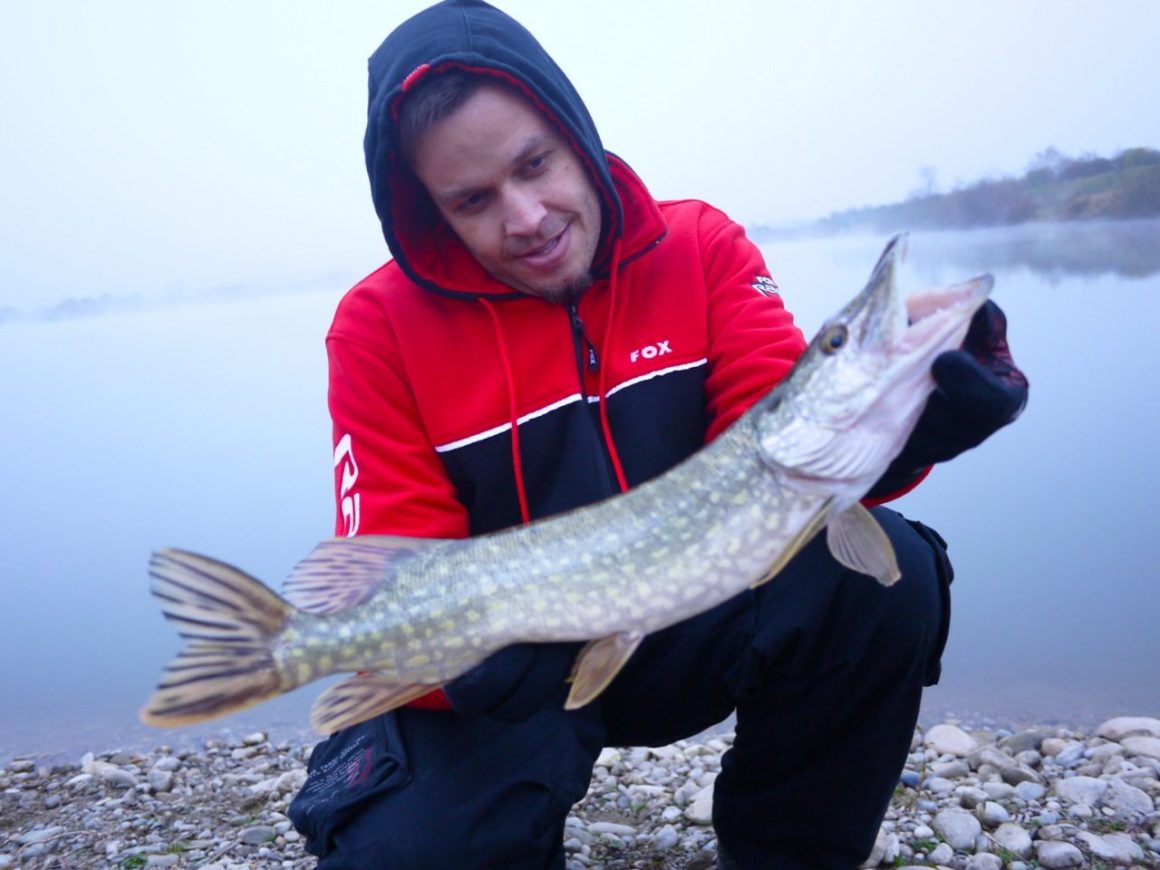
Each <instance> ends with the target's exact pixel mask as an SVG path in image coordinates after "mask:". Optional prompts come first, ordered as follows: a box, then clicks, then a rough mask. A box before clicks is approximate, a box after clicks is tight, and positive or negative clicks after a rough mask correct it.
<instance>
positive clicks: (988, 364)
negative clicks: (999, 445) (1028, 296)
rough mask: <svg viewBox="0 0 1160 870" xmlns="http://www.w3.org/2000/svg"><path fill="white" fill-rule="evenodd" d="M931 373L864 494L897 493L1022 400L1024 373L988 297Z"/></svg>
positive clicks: (999, 424) (1003, 421) (972, 442)
mask: <svg viewBox="0 0 1160 870" xmlns="http://www.w3.org/2000/svg"><path fill="white" fill-rule="evenodd" d="M931 375H932V376H933V377H934V381H935V384H936V388H935V391H934V392H933V393H931V396H930V399H928V400H927V403H926V408H925V409H924V410H923V412H922V416H921V417H919V419H918V423H917V424H916V425H915V427H914V431H913V432H912V433H911V434H910V438H909V439H908V440H907V442H906V445H905V446H904V447H903V448H902V452H901V453H899V454H898V456H897V457H896V458H895V460H894V461H893V462H892V463H891V464H890V467H889V468H888V469H887V470H886V473H885V474H884V475H883V476H882V478H881V479H880V480H879V481H878V482H877V483H876V484H875V485H874V487H873V489H871V490H870V493H869V494H868V496H867V497H868V498H871V499H874V498H882V497H885V496H887V495H890V494H891V493H895V492H898V491H899V490H901V489H904V488H905V487H906V486H907V485H908V484H910V483H911V482H912V481H913V480H914V479H915V478H917V477H918V476H919V475H920V474H922V473H923V472H924V471H925V470H926V469H927V468H928V467H929V466H931V465H934V464H935V463H936V462H946V461H947V460H948V459H953V458H954V457H956V456H958V455H959V454H960V453H962V452H963V451H964V450H969V449H970V448H972V447H976V446H978V445H979V444H982V443H983V441H985V440H986V439H987V438H988V437H989V436H990V435H992V434H993V433H995V432H996V431H998V430H999V429H1001V428H1003V427H1004V426H1006V425H1007V424H1008V423H1012V422H1014V421H1015V419H1016V418H1017V417H1018V416H1019V415H1020V414H1021V413H1022V412H1023V408H1024V406H1025V405H1026V404H1027V392H1028V383H1027V377H1026V376H1025V375H1024V374H1023V372H1022V371H1020V370H1019V367H1018V366H1016V365H1015V361H1014V360H1013V359H1012V358H1011V351H1010V350H1009V349H1008V347H1007V317H1006V315H1005V314H1003V310H1002V309H1001V308H999V306H998V305H996V304H995V303H994V302H992V301H990V300H988V301H987V302H986V303H985V304H984V305H983V307H982V308H980V309H979V310H978V311H976V312H975V316H974V317H973V318H972V319H971V325H970V327H969V328H968V329H967V336H966V338H965V339H964V340H963V346H962V348H960V349H959V350H950V351H947V352H946V353H942V354H939V356H938V357H936V358H935V361H934V363H933V365H931Z"/></svg>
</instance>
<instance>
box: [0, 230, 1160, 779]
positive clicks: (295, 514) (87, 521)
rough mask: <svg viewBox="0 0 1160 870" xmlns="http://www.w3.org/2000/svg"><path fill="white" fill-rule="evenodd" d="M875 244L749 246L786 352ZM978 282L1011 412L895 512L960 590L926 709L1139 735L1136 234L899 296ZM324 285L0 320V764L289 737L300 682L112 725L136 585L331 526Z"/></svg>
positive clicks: (1145, 397) (158, 630)
mask: <svg viewBox="0 0 1160 870" xmlns="http://www.w3.org/2000/svg"><path fill="white" fill-rule="evenodd" d="M883 242H884V238H881V237H843V238H836V239H812V240H795V241H789V242H777V243H770V244H768V245H766V253H767V257H768V259H769V262H770V265H771V268H772V269H773V272H774V275H775V277H776V278H777V279H778V281H779V283H780V284H781V286H782V290H783V294H784V296H785V298H786V300H787V303H788V304H789V306H790V307H791V309H792V310H794V311H795V312H796V313H797V315H798V318H799V320H800V321H801V322H802V324H803V327H804V328H805V329H806V331H807V332H812V331H813V330H814V329H816V327H817V326H818V325H819V324H820V322H821V321H822V319H823V318H824V317H825V316H826V315H828V314H829V313H830V312H832V311H833V310H836V308H837V307H838V306H839V305H840V304H841V303H842V302H844V301H845V300H846V299H847V298H848V297H849V296H851V295H852V294H853V293H854V292H855V291H856V290H857V289H859V288H860V287H861V285H862V283H863V282H864V281H865V278H866V277H867V275H868V273H869V270H870V268H871V266H872V265H873V263H874V260H875V259H876V257H877V254H878V252H879V250H880V248H881V246H882V244H883ZM980 271H991V272H993V273H994V274H995V277H996V289H995V298H996V300H997V301H998V302H999V303H1000V304H1001V305H1002V306H1003V307H1004V309H1005V310H1006V311H1007V312H1008V314H1009V316H1010V319H1011V330H1010V336H1011V344H1012V348H1013V350H1014V352H1015V355H1016V358H1017V359H1018V361H1019V362H1020V363H1021V364H1022V365H1023V366H1024V368H1025V369H1026V370H1027V372H1028V373H1029V376H1030V377H1031V380H1032V399H1031V403H1030V405H1029V408H1028V410H1027V412H1026V414H1025V415H1024V416H1023V418H1022V419H1021V420H1020V421H1019V422H1018V423H1017V424H1016V425H1015V426H1013V427H1011V428H1009V429H1007V430H1004V431H1003V432H1001V433H999V435H997V436H996V437H995V438H994V439H992V441H990V442H988V443H987V444H986V445H984V446H983V447H982V448H980V449H979V450H977V451H974V452H972V453H970V454H967V455H965V456H963V457H960V458H959V459H958V460H956V461H955V462H954V463H952V464H950V465H948V466H945V467H941V468H939V469H937V470H936V472H935V474H934V475H932V477H931V478H930V479H928V481H927V482H926V483H925V484H924V485H923V486H922V487H920V488H919V490H917V491H916V492H915V493H913V494H912V495H910V496H908V497H907V498H906V499H904V500H903V501H901V502H899V503H898V506H899V507H900V509H902V510H903V511H904V512H906V513H909V514H911V515H913V516H916V517H919V518H921V519H923V520H924V521H926V522H928V523H929V524H931V525H933V526H934V527H936V528H938V529H939V530H940V531H941V532H942V533H943V534H944V535H945V536H946V537H947V538H948V540H949V541H950V543H951V548H952V550H951V553H952V557H953V558H954V560H955V564H956V569H957V572H958V578H957V580H956V582H955V602H954V608H955V615H954V625H953V628H952V632H951V640H950V645H949V648H948V651H947V654H946V656H945V659H944V677H943V682H942V685H940V686H939V687H938V688H937V689H934V690H932V691H931V692H930V693H929V694H928V697H927V702H926V716H927V717H928V718H930V717H941V716H943V715H947V714H958V715H963V716H972V717H975V716H992V717H995V719H997V720H998V721H1001V722H1021V721H1030V720H1037V721H1062V722H1071V723H1076V724H1081V725H1085V724H1089V725H1090V724H1092V723H1094V722H1096V721H1098V720H1100V719H1102V718H1104V717H1105V716H1111V715H1117V714H1127V713H1131V714H1140V715H1151V716H1160V534H1157V533H1156V532H1155V530H1154V526H1155V523H1154V521H1153V516H1154V514H1155V511H1154V509H1153V501H1154V498H1147V497H1149V496H1154V494H1155V493H1156V492H1157V491H1158V490H1160V479H1158V477H1160V475H1158V474H1157V467H1158V463H1157V460H1156V457H1155V454H1154V449H1155V448H1154V446H1153V445H1154V443H1155V441H1156V435H1155V433H1156V432H1157V431H1158V429H1160V400H1158V399H1157V395H1158V390H1157V386H1156V385H1157V380H1158V376H1160V363H1158V362H1157V354H1156V350H1155V346H1156V336H1157V335H1160V224H1155V223H1151V224H1133V225H1124V226H1118V227H1079V228H1075V227H1070V228H1065V229H1059V228H1035V229H1027V228H1023V229H1020V230H1018V231H1014V232H1011V231H1008V232H1000V231H985V232H976V233H970V234H923V235H914V236H912V238H911V243H910V257H909V260H908V265H907V267H906V272H905V273H904V280H905V281H906V282H907V284H908V285H909V286H918V285H921V284H927V283H936V282H939V283H941V282H947V281H954V280H960V279H962V278H965V277H968V276H970V275H973V274H976V273H977V272H980ZM342 289H343V288H335V289H334V290H333V291H331V292H317V293H309V294H297V295H287V296H280V297H273V298H265V299H256V300H244V301H236V302H216V303H213V304H201V305H185V306H182V307H169V308H156V309H153V310H142V311H137V312H121V313H117V314H109V315H105V316H94V317H86V318H78V319H74V320H66V321H58V322H42V321H20V322H10V323H5V324H0V372H3V378H2V379H0V421H2V422H0V456H3V457H4V460H3V462H2V463H0V544H2V545H3V563H2V566H0V594H2V601H3V609H2V614H3V620H2V624H0V662H2V663H3V664H2V665H0V667H2V671H0V759H3V758H5V757H7V756H10V755H13V754H20V753H26V752H38V753H48V754H60V755H64V756H73V755H76V754H78V753H79V752H82V751H84V750H86V749H104V748H110V747H113V746H119V745H129V744H134V743H141V742H148V743H159V742H177V741H180V740H183V739H191V738H192V737H194V736H196V735H198V734H200V733H204V731H205V730H213V731H220V730H225V729H235V730H252V729H254V728H257V727H262V728H266V729H269V730H271V731H273V732H274V733H275V734H278V733H286V732H299V731H302V730H304V729H305V711H306V709H307V707H308V705H309V703H310V701H311V699H312V698H313V697H314V695H315V694H316V690H315V689H314V688H310V687H308V688H306V689H304V690H300V691H299V692H297V693H295V694H294V695H292V696H290V697H289V698H287V699H283V700H281V701H279V702H275V703H272V704H267V705H263V706H261V707H259V708H256V709H254V710H251V711H247V712H246V713H243V714H239V715H237V716H234V717H230V718H227V719H225V720H222V721H221V722H218V723H214V724H212V725H211V726H210V727H209V729H185V730H182V731H179V732H153V731H147V730H145V729H143V728H141V727H140V726H138V725H137V724H136V719H135V714H136V709H137V707H138V706H139V705H140V704H141V703H142V702H143V700H144V699H145V698H146V697H147V696H148V694H149V692H150V690H151V688H152V685H153V682H154V680H155V678H156V677H157V675H158V672H159V670H160V668H161V666H162V665H163V664H164V662H165V661H166V660H167V659H168V658H169V656H170V655H171V654H172V653H173V652H174V651H175V650H176V648H177V646H178V644H177V638H176V635H175V634H174V632H173V631H172V630H171V629H170V628H169V627H168V626H166V625H165V624H164V622H163V620H162V619H161V617H160V615H159V613H158V611H157V608H156V607H155V605H154V604H153V602H152V600H151V598H150V596H149V594H148V591H147V589H148V580H147V576H146V570H145V565H146V561H147V559H148V555H149V552H150V551H151V550H152V549H153V548H155V547H157V546H163V545H175V546H181V547H185V548H188V549H193V550H199V551H203V552H206V553H209V554H212V555H215V556H217V557H219V558H222V559H225V560H227V561H231V562H234V563H235V564H238V565H239V566H241V567H244V568H245V569H247V570H249V571H251V572H252V573H254V574H256V575H257V576H259V577H262V578H264V579H266V580H267V582H269V583H271V584H272V585H277V583H278V582H279V581H280V578H281V577H282V576H284V575H285V573H286V572H287V571H288V570H289V569H290V567H291V566H292V565H293V563H294V562H295V561H296V560H297V559H298V558H300V557H301V556H302V555H304V554H305V553H306V552H307V551H308V550H309V549H310V547H311V546H312V545H313V543H314V542H315V541H316V540H317V539H319V538H320V537H322V536H324V535H327V534H329V532H330V529H331V503H330V499H331V495H330V474H331V472H330V449H329V425H328V421H327V417H326V412H325V358H324V353H323V347H322V338H323V335H324V332H325V329H326V326H327V324H328V322H329V318H330V314H331V312H332V310H333V307H334V304H335V303H336V302H337V299H338V297H339V296H340V294H341V292H342Z"/></svg>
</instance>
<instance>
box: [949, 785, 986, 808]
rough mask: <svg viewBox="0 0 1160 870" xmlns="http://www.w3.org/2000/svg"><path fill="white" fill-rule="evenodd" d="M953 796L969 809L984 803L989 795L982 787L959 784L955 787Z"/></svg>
mask: <svg viewBox="0 0 1160 870" xmlns="http://www.w3.org/2000/svg"><path fill="white" fill-rule="evenodd" d="M955 796H956V797H957V798H958V799H959V803H960V804H962V805H963V806H964V807H966V808H967V809H969V810H973V809H974V808H975V807H977V806H979V805H981V804H984V803H986V802H987V798H988V797H989V795H988V794H987V792H986V791H985V790H984V789H981V788H975V787H974V786H972V785H960V786H959V787H958V788H956V789H955Z"/></svg>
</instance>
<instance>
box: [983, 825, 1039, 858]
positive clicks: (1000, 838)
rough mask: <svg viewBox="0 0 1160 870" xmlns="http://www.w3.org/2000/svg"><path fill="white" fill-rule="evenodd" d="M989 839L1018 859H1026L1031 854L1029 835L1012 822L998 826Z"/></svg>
mask: <svg viewBox="0 0 1160 870" xmlns="http://www.w3.org/2000/svg"><path fill="white" fill-rule="evenodd" d="M991 839H993V840H994V841H995V842H996V843H997V844H998V845H999V846H1001V847H1003V848H1004V849H1006V850H1007V851H1008V852H1011V853H1012V854H1015V855H1018V856H1019V857H1020V858H1026V857H1027V856H1028V855H1030V854H1031V835H1030V834H1029V833H1027V831H1025V830H1024V829H1023V828H1022V827H1020V826H1019V825H1016V824H1015V823H1013V822H1008V823H1006V824H1003V825H999V827H998V828H996V829H995V832H994V833H993V834H991Z"/></svg>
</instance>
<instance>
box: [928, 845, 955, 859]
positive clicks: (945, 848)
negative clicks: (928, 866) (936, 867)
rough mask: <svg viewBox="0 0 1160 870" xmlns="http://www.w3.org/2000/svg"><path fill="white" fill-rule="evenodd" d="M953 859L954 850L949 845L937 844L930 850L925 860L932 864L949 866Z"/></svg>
mask: <svg viewBox="0 0 1160 870" xmlns="http://www.w3.org/2000/svg"><path fill="white" fill-rule="evenodd" d="M954 857H955V850H954V849H952V848H951V846H950V844H949V843H939V844H938V845H937V846H935V847H934V848H933V849H931V850H930V854H929V855H928V856H927V858H929V859H930V861H931V862H932V863H934V864H949V863H950V862H951V861H952V860H953V859H954Z"/></svg>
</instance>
